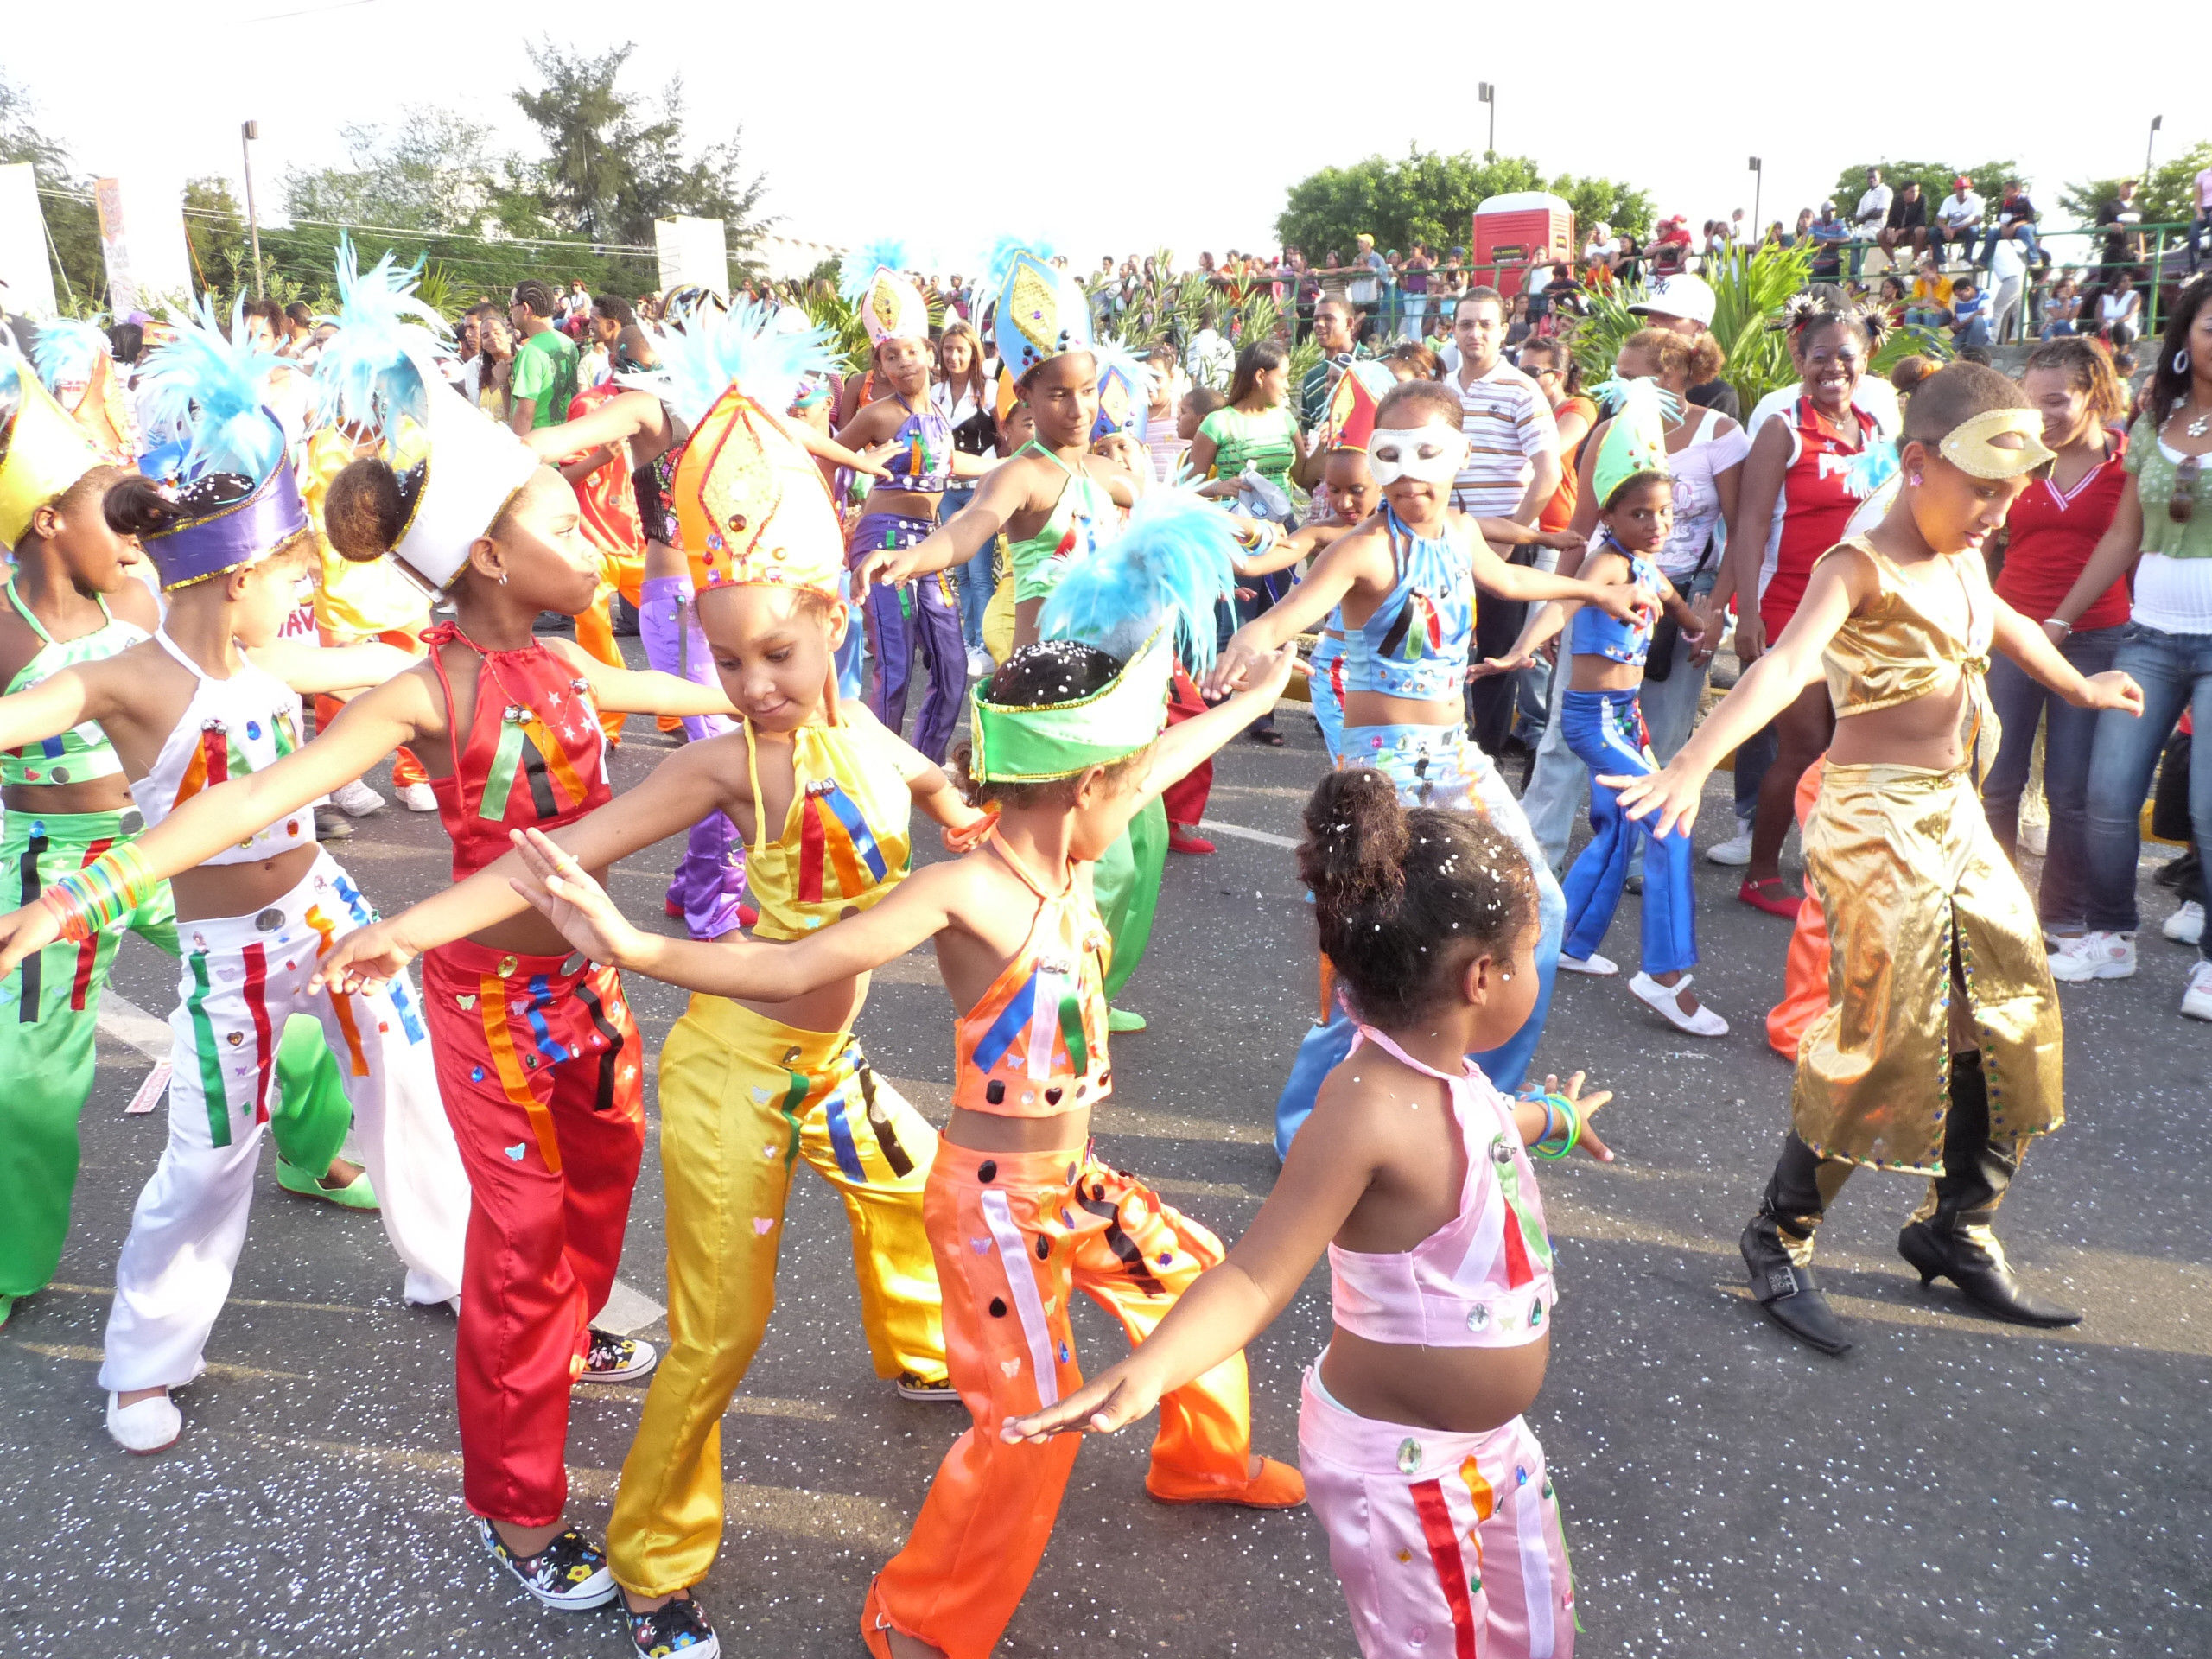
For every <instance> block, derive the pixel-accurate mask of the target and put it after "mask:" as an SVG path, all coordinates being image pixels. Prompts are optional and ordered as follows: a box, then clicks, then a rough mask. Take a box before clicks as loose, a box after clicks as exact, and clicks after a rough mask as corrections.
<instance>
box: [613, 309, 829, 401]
mask: <svg viewBox="0 0 2212 1659" xmlns="http://www.w3.org/2000/svg"><path fill="white" fill-rule="evenodd" d="M789 313H790V308H788V307H786V308H785V310H784V311H782V312H778V311H772V310H771V309H770V308H768V307H766V306H764V305H758V304H755V303H753V302H752V301H749V300H748V301H745V302H741V304H739V305H737V306H736V307H734V308H733V309H731V310H728V311H713V310H706V311H701V312H698V313H696V314H695V315H693V316H692V317H691V319H690V321H688V322H685V323H682V324H679V325H677V326H676V327H670V328H666V329H664V330H662V331H661V332H660V333H659V334H657V335H655V336H654V339H653V349H654V351H655V352H656V353H658V356H659V358H660V367H659V368H658V369H647V370H643V371H639V372H634V373H630V374H623V375H618V376H616V377H615V378H617V379H619V380H620V382H621V383H622V384H623V385H626V386H631V387H634V388H636V389H637V390H639V391H650V392H652V394H653V395H654V396H655V397H658V398H660V399H661V401H662V402H664V403H665V404H667V405H668V406H669V408H671V410H675V412H676V415H677V418H678V419H680V420H681V421H683V423H684V424H685V425H686V426H690V427H696V426H697V425H698V424H699V423H700V422H701V421H702V420H704V419H705V418H706V416H707V411H708V410H710V409H712V408H713V407H714V406H715V399H717V398H719V397H721V395H722V394H723V393H724V392H725V391H728V390H729V389H730V387H731V386H733V385H741V386H743V387H744V388H745V390H746V391H747V394H749V395H750V396H751V397H752V398H753V401H754V402H755V403H757V404H760V406H761V407H762V408H763V409H767V410H774V411H775V412H776V413H778V414H782V413H783V412H784V411H785V410H788V409H789V408H790V407H791V404H792V401H793V400H794V399H795V398H796V397H798V392H799V388H800V386H801V385H802V383H803V382H804V381H805V379H806V378H807V377H808V376H810V375H817V374H822V373H825V372H828V371H829V370H830V369H832V368H834V367H835V366H836V359H835V358H834V357H833V356H832V355H831V353H830V351H829V335H828V334H826V333H825V332H824V331H823V329H822V327H820V326H819V325H818V324H815V323H811V322H808V323H804V325H803V326H802V327H799V328H798V329H796V330H793V329H792V328H791V327H789V326H787V325H786V324H785V321H784V317H785V315H788V314H789ZM799 315H802V316H803V315H804V314H803V313H801V314H799Z"/></svg>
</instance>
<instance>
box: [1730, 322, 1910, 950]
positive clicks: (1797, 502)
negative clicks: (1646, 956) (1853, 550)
mask: <svg viewBox="0 0 2212 1659" xmlns="http://www.w3.org/2000/svg"><path fill="white" fill-rule="evenodd" d="M1881 329H1882V324H1881V321H1880V319H1879V317H1878V316H1872V315H1866V314H1862V313H1860V312H1859V311H1857V310H1836V309H1829V308H1812V309H1807V310H1803V311H1801V312H1800V313H1799V314H1798V315H1797V316H1796V319H1795V320H1794V321H1792V323H1791V340H1790V355H1791V357H1792V358H1793V359H1795V360H1796V364H1797V366H1798V371H1799V373H1800V374H1801V375H1802V380H1803V384H1802V390H1801V391H1800V393H1799V395H1798V397H1797V398H1796V401H1795V402H1794V403H1793V404H1791V405H1790V407H1789V410H1788V411H1787V412H1785V413H1783V414H1781V415H1777V416H1774V417H1772V418H1770V420H1768V421H1767V422H1766V423H1765V424H1764V425H1763V426H1761V427H1760V428H1759V429H1758V433H1757V435H1755V436H1754V437H1753V438H1752V440H1751V454H1750V455H1749V456H1748V457H1746V458H1745V462H1744V482H1743V512H1742V516H1741V518H1740V519H1739V520H1738V524H1737V527H1736V533H1735V535H1734V536H1733V537H1732V538H1731V543H1730V547H1729V569H1730V575H1731V577H1732V581H1733V585H1734V591H1735V594H1736V598H1737V613H1738V619H1739V620H1738V622H1737V625H1736V655H1737V656H1738V658H1740V659H1741V660H1742V662H1743V664H1744V666H1745V667H1746V668H1749V667H1750V666H1751V664H1752V663H1754V662H1755V661H1757V660H1758V657H1759V655H1760V653H1761V652H1764V650H1765V649H1766V645H1767V642H1768V641H1769V640H1770V639H1774V638H1775V637H1776V636H1777V635H1778V634H1779V633H1781V632H1782V630H1783V628H1784V627H1786V626H1788V625H1789V619H1790V618H1791V617H1792V616H1794V615H1796V612H1797V601H1799V600H1801V599H1802V598H1803V597H1804V595H1805V584H1806V582H1808V580H1809V579H1810V577H1811V575H1812V571H1813V565H1814V563H1815V561H1816V560H1817V559H1818V558H1819V557H1820V556H1821V554H1823V553H1825V552H1827V550H1828V549H1830V548H1831V547H1834V545H1835V544H1836V543H1838V542H1840V541H1841V540H1842V539H1843V534H1844V527H1845V526H1846V525H1847V524H1849V523H1850V522H1851V515H1852V513H1853V511H1855V510H1856V509H1857V507H1858V506H1859V503H1860V501H1861V500H1862V499H1864V493H1863V486H1861V487H1860V488H1859V489H1854V488H1853V467H1854V466H1855V465H1856V464H1857V463H1858V461H1859V457H1860V456H1861V455H1862V454H1865V453H1866V451H1867V450H1868V449H1870V448H1872V446H1874V445H1875V444H1878V443H1880V442H1883V441H1884V440H1885V439H1886V438H1888V437H1889V436H1890V434H1888V433H1885V432H1884V431H1882V430H1881V429H1880V427H1879V426H1878V423H1876V422H1875V421H1874V419H1873V417H1872V416H1870V415H1868V414H1867V413H1866V411H1865V410H1862V409H1859V408H1858V407H1857V406H1856V405H1855V404H1853V402H1852V393H1853V392H1854V391H1857V390H1858V388H1859V378H1860V377H1861V375H1862V374H1863V373H1864V372H1866V365H1867V363H1868V361H1869V360H1870V359H1872V356H1873V353H1874V346H1875V344H1876V342H1877V340H1878V336H1879V334H1880V333H1881ZM1768 573H1770V574H1768ZM1763 576H1764V583H1762V581H1761V578H1762V577H1763ZM1713 602H1714V605H1715V607H1718V606H1719V605H1721V604H1723V603H1725V602H1726V599H1725V595H1723V594H1720V593H1719V592H1716V593H1715V594H1714V596H1713ZM1774 733H1775V738H1776V753H1775V758H1774V762H1773V764H1772V765H1771V766H1769V767H1768V768H1767V771H1766V777H1765V779H1764V780H1763V781H1762V782H1761V784H1760V785H1759V804H1758V817H1756V818H1755V819H1754V820H1753V821H1752V824H1751V863H1750V866H1749V867H1748V868H1746V869H1745V872H1744V885H1743V887H1742V888H1741V889H1740V890H1739V891H1738V894H1737V896H1738V898H1739V899H1742V900H1743V901H1744V902H1745V904H1747V905H1750V906H1752V907H1753V908H1755V909H1758V910H1764V911H1766V912H1770V914H1773V915H1777V916H1789V917H1794V916H1796V913H1797V906H1798V905H1799V904H1800V902H1802V901H1801V900H1800V899H1798V898H1797V897H1796V895H1795V894H1793V893H1789V891H1788V889H1787V888H1786V887H1784V886H1783V880H1782V868H1781V866H1782V842H1783V836H1786V835H1788V834H1789V823H1790V818H1791V802H1792V800H1793V798H1795V796H1796V791H1797V780H1798V779H1799V778H1800V777H1802V776H1803V774H1804V771H1805V768H1806V767H1807V766H1810V765H1812V764H1813V761H1814V760H1815V759H1816V758H1817V757H1818V756H1820V755H1821V754H1822V753H1826V751H1827V747H1828V740H1829V739H1830V738H1831V737H1832V736H1834V733H1835V712H1834V709H1832V708H1831V707H1830V706H1829V703H1828V693H1827V686H1826V685H1808V686H1807V687H1806V688H1805V689H1804V690H1802V692H1800V693H1799V694H1798V696H1797V700H1796V702H1793V703H1791V704H1790V705H1789V708H1788V709H1784V710H1783V712H1782V714H1781V715H1779V716H1777V719H1776V720H1775V722H1774Z"/></svg>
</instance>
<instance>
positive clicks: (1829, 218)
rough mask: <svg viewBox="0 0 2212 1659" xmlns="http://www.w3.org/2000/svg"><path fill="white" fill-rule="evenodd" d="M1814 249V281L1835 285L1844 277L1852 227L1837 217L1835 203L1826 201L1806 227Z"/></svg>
mask: <svg viewBox="0 0 2212 1659" xmlns="http://www.w3.org/2000/svg"><path fill="white" fill-rule="evenodd" d="M1805 239H1806V240H1807V241H1808V242H1809V243H1810V244H1811V245H1812V248H1813V279H1814V281H1815V282H1827V283H1833V282H1835V281H1837V280H1838V279H1839V278H1840V277H1841V276H1842V275H1843V245H1844V244H1845V243H1847V242H1848V241H1850V240H1851V226H1848V225H1847V224H1845V223H1844V222H1843V220H1842V219H1840V218H1839V217H1838V216H1837V213H1836V211H1835V203H1834V202H1832V201H1824V202H1822V203H1821V211H1820V213H1819V214H1818V215H1817V216H1816V217H1815V219H1814V220H1813V222H1812V223H1811V224H1810V225H1808V226H1806V227H1805Z"/></svg>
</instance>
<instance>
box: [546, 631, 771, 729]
mask: <svg viewBox="0 0 2212 1659" xmlns="http://www.w3.org/2000/svg"><path fill="white" fill-rule="evenodd" d="M545 648H546V649H547V650H548V651H550V652H552V653H553V654H554V655H555V656H556V657H558V658H560V659H561V660H562V661H563V662H564V663H566V664H569V667H571V668H573V669H574V670H575V671H576V672H577V673H578V674H580V675H582V677H583V678H584V679H586V680H587V681H588V682H589V683H590V685H591V700H592V701H593V702H595V703H597V704H598V705H599V706H600V707H601V709H606V710H607V712H608V713H610V714H617V715H734V714H736V713H737V706H736V705H735V704H734V703H733V702H730V700H729V697H728V695H727V694H726V693H725V692H724V691H723V690H722V688H721V683H720V682H719V681H717V682H716V683H715V684H712V685H698V684H695V683H693V682H691V681H690V680H685V679H679V678H677V677H676V676H675V675H673V674H664V673H662V672H661V671H660V670H658V669H657V668H648V669H642V670H640V669H635V668H615V667H612V666H610V665H609V664H606V663H602V662H601V661H600V660H599V658H596V657H594V656H593V655H592V654H591V653H590V652H588V651H586V650H585V649H584V648H583V647H582V646H581V645H576V644H575V643H574V642H573V641H571V640H568V639H548V640H546V641H545Z"/></svg>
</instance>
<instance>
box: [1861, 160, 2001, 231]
mask: <svg viewBox="0 0 2212 1659" xmlns="http://www.w3.org/2000/svg"><path fill="white" fill-rule="evenodd" d="M1870 167H1878V168H1881V169H1882V182H1883V183H1885V184H1886V185H1888V186H1889V187H1890V188H1891V189H1892V190H1903V189H1904V187H1905V184H1906V182H1907V181H1917V182H1918V183H1919V185H1920V194H1922V195H1923V196H1925V197H1927V198H1928V216H1929V219H1931V220H1932V219H1934V218H1935V217H1936V203H1937V202H1939V201H1941V200H1943V198H1944V197H1946V196H1948V195H1949V194H1951V186H1952V183H1953V181H1955V180H1956V179H1957V178H1958V177H1959V176H1960V175H1961V174H1964V175H1966V176H1967V178H1970V179H1972V180H1973V181H1974V194H1977V195H1979V196H1981V197H1983V198H1984V199H1985V200H1987V201H1988V202H1989V204H1990V206H1991V207H1992V208H1994V207H1995V206H1996V204H1997V202H1998V200H1999V198H2000V197H2002V196H2003V195H2004V194H2005V186H2006V185H2008V184H2017V183H2024V182H2025V181H2024V179H2022V178H2021V176H2020V169H2019V168H2018V167H2016V166H2014V165H2013V164H2012V162H1981V163H1980V164H1979V165H1977V166H1974V167H1953V166H1951V165H1950V164H1949V163H1948V162H1855V163H1853V165H1852V166H1850V167H1847V168H1844V169H1843V171H1842V172H1841V173H1840V174H1839V175H1836V181H1835V190H1834V200H1835V206H1836V211H1837V212H1838V213H1840V214H1842V215H1843V217H1844V218H1846V219H1849V218H1850V217H1851V215H1852V213H1853V211H1854V210H1855V209H1856V208H1857V207H1858V206H1859V197H1860V196H1862V195H1864V194H1866V169H1867V168H1870Z"/></svg>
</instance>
